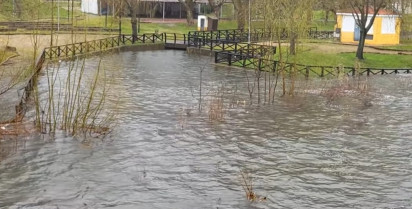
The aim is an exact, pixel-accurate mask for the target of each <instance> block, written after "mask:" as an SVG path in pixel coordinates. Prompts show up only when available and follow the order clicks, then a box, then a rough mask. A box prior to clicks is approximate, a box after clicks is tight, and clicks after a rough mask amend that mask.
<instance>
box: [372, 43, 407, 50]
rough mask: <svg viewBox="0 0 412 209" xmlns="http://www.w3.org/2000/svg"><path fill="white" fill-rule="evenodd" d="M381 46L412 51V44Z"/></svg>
mask: <svg viewBox="0 0 412 209" xmlns="http://www.w3.org/2000/svg"><path fill="white" fill-rule="evenodd" d="M379 48H381V49H391V50H399V51H412V44H402V45H397V46H381V47H379Z"/></svg>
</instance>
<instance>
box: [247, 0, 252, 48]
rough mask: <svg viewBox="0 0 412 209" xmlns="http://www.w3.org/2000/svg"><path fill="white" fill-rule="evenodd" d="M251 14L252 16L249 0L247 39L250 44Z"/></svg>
mask: <svg viewBox="0 0 412 209" xmlns="http://www.w3.org/2000/svg"><path fill="white" fill-rule="evenodd" d="M251 20H252V19H251V16H250V0H249V31H248V36H247V41H248V43H249V44H250V25H251V24H250V22H251Z"/></svg>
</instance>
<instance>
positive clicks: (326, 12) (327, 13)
mask: <svg viewBox="0 0 412 209" xmlns="http://www.w3.org/2000/svg"><path fill="white" fill-rule="evenodd" d="M328 21H329V10H327V11H325V24H326V23H328Z"/></svg>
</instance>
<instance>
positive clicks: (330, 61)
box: [276, 50, 412, 68]
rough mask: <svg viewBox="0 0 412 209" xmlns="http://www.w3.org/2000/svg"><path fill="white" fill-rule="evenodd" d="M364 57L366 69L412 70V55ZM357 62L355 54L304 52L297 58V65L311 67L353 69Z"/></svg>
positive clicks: (290, 60) (370, 55) (373, 54)
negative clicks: (343, 67)
mask: <svg viewBox="0 0 412 209" xmlns="http://www.w3.org/2000/svg"><path fill="white" fill-rule="evenodd" d="M278 56H279V54H277V55H276V58H277V59H278ZM364 57H365V59H364V60H362V61H360V64H361V67H365V68H412V55H398V54H375V53H365V54H364ZM294 59H295V57H292V56H290V57H289V59H288V62H294ZM356 61H357V58H356V56H355V53H336V54H331V53H320V52H313V51H311V50H307V51H302V52H300V53H299V54H298V55H297V57H296V62H297V63H299V64H303V65H311V66H334V67H337V66H345V67H353V66H355V63H356Z"/></svg>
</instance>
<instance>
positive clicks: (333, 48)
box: [305, 43, 412, 55]
mask: <svg viewBox="0 0 412 209" xmlns="http://www.w3.org/2000/svg"><path fill="white" fill-rule="evenodd" d="M305 45H307V46H308V47H309V48H310V50H312V51H315V52H322V53H332V54H338V53H349V52H356V50H357V48H358V46H357V45H346V44H334V43H308V44H305ZM364 52H366V53H378V54H399V53H402V54H410V55H412V52H410V51H393V50H379V49H376V48H372V47H368V46H366V47H365V49H364Z"/></svg>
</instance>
